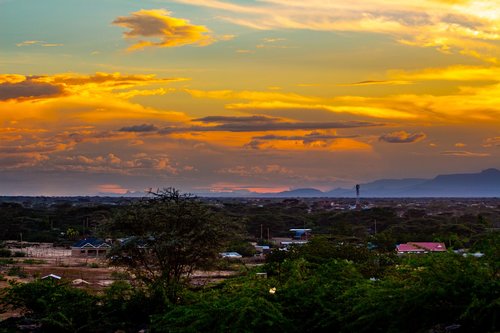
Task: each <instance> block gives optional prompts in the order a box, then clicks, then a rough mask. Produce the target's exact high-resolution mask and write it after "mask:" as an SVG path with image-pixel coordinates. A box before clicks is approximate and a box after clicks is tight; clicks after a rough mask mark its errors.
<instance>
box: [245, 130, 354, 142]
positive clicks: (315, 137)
mask: <svg viewBox="0 0 500 333" xmlns="http://www.w3.org/2000/svg"><path fill="white" fill-rule="evenodd" d="M355 137H358V136H357V135H348V136H344V135H334V134H323V133H318V132H312V133H309V134H306V135H292V136H286V135H274V134H269V135H262V136H255V137H253V138H252V140H265V141H271V140H286V141H302V142H303V143H311V142H315V141H329V140H335V139H342V138H355Z"/></svg>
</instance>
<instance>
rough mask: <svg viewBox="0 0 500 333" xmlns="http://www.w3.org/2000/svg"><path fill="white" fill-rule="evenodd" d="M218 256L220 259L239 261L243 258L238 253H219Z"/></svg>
mask: <svg viewBox="0 0 500 333" xmlns="http://www.w3.org/2000/svg"><path fill="white" fill-rule="evenodd" d="M219 255H220V256H221V257H222V258H228V259H240V258H243V256H242V255H241V254H239V253H238V252H221V253H219Z"/></svg>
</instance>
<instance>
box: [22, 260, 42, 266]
mask: <svg viewBox="0 0 500 333" xmlns="http://www.w3.org/2000/svg"><path fill="white" fill-rule="evenodd" d="M23 263H24V264H27V265H40V264H45V263H47V262H46V261H45V260H39V259H24V260H23Z"/></svg>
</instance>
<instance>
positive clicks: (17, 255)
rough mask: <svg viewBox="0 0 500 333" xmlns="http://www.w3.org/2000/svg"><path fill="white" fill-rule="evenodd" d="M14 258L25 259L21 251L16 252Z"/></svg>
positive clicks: (24, 254)
mask: <svg viewBox="0 0 500 333" xmlns="http://www.w3.org/2000/svg"><path fill="white" fill-rule="evenodd" d="M14 257H18V258H19V257H26V253H24V252H21V251H16V252H14Z"/></svg>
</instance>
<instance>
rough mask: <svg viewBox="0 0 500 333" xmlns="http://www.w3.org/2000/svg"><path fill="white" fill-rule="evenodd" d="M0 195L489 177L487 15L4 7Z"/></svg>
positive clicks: (493, 37)
mask: <svg viewBox="0 0 500 333" xmlns="http://www.w3.org/2000/svg"><path fill="white" fill-rule="evenodd" d="M0 45H1V48H0V195H94V194H104V193H112V194H126V193H129V192H136V191H143V190H144V189H149V188H152V189H156V188H163V187H171V186H172V187H176V188H178V189H180V190H181V191H184V192H194V193H207V192H212V193H214V192H215V193H217V192H224V193H231V192H232V193H235V194H239V193H244V192H245V191H254V192H278V191H283V190H288V189H296V188H306V187H313V188H317V189H320V190H330V189H333V188H337V187H347V188H349V187H352V186H353V185H354V184H356V183H363V182H368V181H371V180H375V179H382V178H432V177H434V176H436V175H438V174H448V173H472V172H479V171H481V170H483V169H487V168H491V167H495V168H500V1H499V0H408V1H396V0H350V1H340V0H308V1H303V0H301V1H299V0H254V1H253V0H246V1H242V0H238V1H236V0H235V1H229V0H174V1H166V0H142V1H140V0H44V1H40V0H0Z"/></svg>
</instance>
